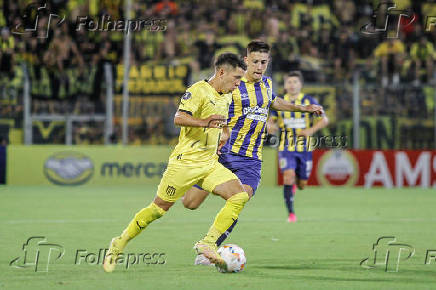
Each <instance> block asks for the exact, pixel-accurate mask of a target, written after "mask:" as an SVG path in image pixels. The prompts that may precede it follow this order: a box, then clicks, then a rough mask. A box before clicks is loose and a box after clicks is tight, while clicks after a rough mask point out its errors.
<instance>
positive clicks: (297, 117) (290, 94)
mask: <svg viewBox="0 0 436 290" xmlns="http://www.w3.org/2000/svg"><path fill="white" fill-rule="evenodd" d="M303 82H304V81H303V75H302V74H301V72H300V71H291V72H290V73H289V74H288V75H287V76H285V79H284V86H285V91H286V94H285V95H284V97H283V98H284V100H286V101H289V102H291V103H293V104H296V105H310V104H316V105H318V102H317V101H316V100H315V99H314V98H312V97H311V96H309V95H305V94H303V93H301V89H302V87H303ZM271 115H272V118H270V120H271V121H269V122H268V131H269V132H271V133H274V132H275V131H277V125H276V124H277V123H278V126H279V128H280V144H279V147H278V150H279V166H280V170H281V171H282V173H283V183H284V186H283V196H284V199H285V204H286V207H287V209H288V212H289V217H288V221H289V222H296V221H297V217H296V215H295V210H294V196H295V191H296V188H295V187H296V186H295V184H297V186H298V189H301V190H302V189H304V187H305V186H306V183H307V180H308V179H309V176H310V172H311V170H312V150H313V148H311V146H310V145H311V144H312V143H311V142H310V137H311V136H312V135H313V134H315V133H316V132H317V131H318V130H320V129H322V128H324V127H325V126H327V124H328V119H327V117H326V116H325V114H322V115H320V116H319V118H317V120H316V122H315V123H313V124H312V122H313V118H311V115H312V114H308V113H301V112H275V111H272V112H271Z"/></svg>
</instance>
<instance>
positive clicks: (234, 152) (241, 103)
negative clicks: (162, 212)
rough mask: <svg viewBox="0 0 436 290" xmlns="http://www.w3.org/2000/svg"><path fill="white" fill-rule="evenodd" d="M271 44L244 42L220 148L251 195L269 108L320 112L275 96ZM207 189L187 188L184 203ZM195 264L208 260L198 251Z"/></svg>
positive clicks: (194, 201)
mask: <svg viewBox="0 0 436 290" xmlns="http://www.w3.org/2000/svg"><path fill="white" fill-rule="evenodd" d="M269 52H270V47H269V45H268V44H267V43H265V42H262V41H252V42H250V43H249V44H248V46H247V56H246V57H245V58H244V60H245V63H246V64H247V71H246V73H245V75H244V77H243V78H242V81H241V83H240V85H239V87H238V88H237V89H236V90H234V91H233V93H232V102H231V104H230V107H229V116H228V125H229V127H230V128H231V134H230V138H229V140H228V141H227V143H226V144H225V145H224V146H223V147H222V148H221V150H220V152H219V154H220V157H219V161H220V163H221V164H223V165H224V166H225V167H227V168H228V169H230V170H231V171H232V172H233V173H235V174H236V175H237V176H238V177H239V179H240V180H241V182H242V184H243V186H244V189H245V191H246V192H247V193H248V194H249V195H250V197H251V196H253V195H254V194H255V192H256V189H257V187H258V186H259V182H260V176H261V164H262V148H263V139H264V138H265V135H266V132H265V131H266V122H267V118H268V112H269V110H270V108H273V109H275V110H283V111H298V112H317V113H321V112H322V107H320V106H318V105H308V106H301V105H295V104H292V103H290V102H288V101H285V100H284V99H282V98H277V97H276V95H275V94H274V93H273V90H272V80H271V78H269V77H266V76H264V73H265V71H266V69H267V67H268V62H269V58H270V54H269ZM209 192H210V191H208V190H207V189H205V188H204V187H203V188H201V186H195V187H193V188H192V189H190V190H189V191H188V192H187V193H186V194H185V196H184V198H183V204H184V206H185V207H187V208H189V209H196V208H197V207H199V206H200V204H201V203H202V202H203V201H204V199H205V198H206V197H207V195H208V194H209ZM236 223H237V220H235V222H234V223H233V224H232V226H231V227H229V228H228V229H227V231H225V233H223V235H221V237H220V238H219V239H218V241H217V245H218V246H219V245H220V244H221V243H222V242H223V241H224V240H225V239H226V237H227V236H228V235H229V233H230V232H231V231H232V230H233V227H234V226H235V225H236ZM195 263H196V264H207V263H208V261H207V260H205V259H204V258H203V257H202V256H201V255H199V256H197V258H196V262H195Z"/></svg>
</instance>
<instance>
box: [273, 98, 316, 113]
mask: <svg viewBox="0 0 436 290" xmlns="http://www.w3.org/2000/svg"><path fill="white" fill-rule="evenodd" d="M271 108H273V109H274V110H277V111H291V112H309V113H315V114H317V115H322V114H324V110H323V109H322V107H321V106H319V105H307V106H302V105H294V104H292V103H291V102H288V101H285V100H283V99H282V98H276V99H275V101H274V103H272V105H271Z"/></svg>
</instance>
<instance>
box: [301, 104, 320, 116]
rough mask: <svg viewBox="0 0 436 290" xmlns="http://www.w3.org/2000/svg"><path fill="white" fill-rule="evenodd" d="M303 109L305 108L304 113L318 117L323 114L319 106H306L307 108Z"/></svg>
mask: <svg viewBox="0 0 436 290" xmlns="http://www.w3.org/2000/svg"><path fill="white" fill-rule="evenodd" d="M305 108H306V112H309V113H314V114H316V115H318V116H321V115H323V114H324V109H323V108H322V106H319V105H307V106H305Z"/></svg>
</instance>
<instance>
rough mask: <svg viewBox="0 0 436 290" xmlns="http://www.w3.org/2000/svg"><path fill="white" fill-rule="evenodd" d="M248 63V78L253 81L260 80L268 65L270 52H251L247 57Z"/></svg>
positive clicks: (246, 61)
mask: <svg viewBox="0 0 436 290" xmlns="http://www.w3.org/2000/svg"><path fill="white" fill-rule="evenodd" d="M244 60H245V63H246V64H247V75H248V78H249V79H251V80H253V81H256V82H257V81H260V80H261V79H262V76H263V74H264V73H265V71H266V68H267V67H268V62H269V53H266V52H259V51H255V52H250V53H249V54H248V55H247V56H246V57H245V58H244Z"/></svg>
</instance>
